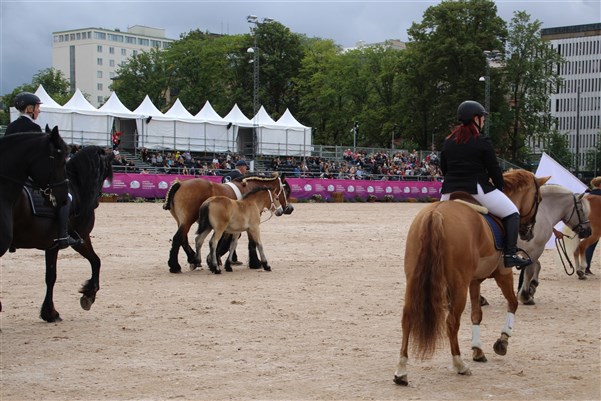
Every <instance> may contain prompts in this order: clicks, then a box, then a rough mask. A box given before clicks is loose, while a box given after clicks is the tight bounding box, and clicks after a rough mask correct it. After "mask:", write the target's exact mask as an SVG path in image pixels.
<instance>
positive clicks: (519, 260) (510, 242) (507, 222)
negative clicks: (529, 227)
mask: <svg viewBox="0 0 601 401" xmlns="http://www.w3.org/2000/svg"><path fill="white" fill-rule="evenodd" d="M503 227H505V252H504V254H503V263H504V264H505V267H514V266H515V267H517V268H518V269H521V268H522V267H524V266H528V265H529V264H531V263H532V260H530V258H523V257H522V256H520V255H518V254H517V252H518V247H517V243H518V230H519V228H520V215H519V213H514V214H510V215H509V216H507V217H505V218H504V219H503Z"/></svg>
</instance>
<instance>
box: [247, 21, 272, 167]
mask: <svg viewBox="0 0 601 401" xmlns="http://www.w3.org/2000/svg"><path fill="white" fill-rule="evenodd" d="M246 21H247V22H248V23H249V24H251V27H250V32H251V33H252V34H253V39H254V42H253V47H249V48H248V50H247V51H246V52H247V53H251V54H252V55H253V59H252V63H253V144H252V149H253V152H252V153H253V160H254V159H255V156H256V150H257V126H258V122H257V112H258V111H259V82H260V81H259V46H258V43H257V28H258V27H259V25H261V24H262V23H267V22H272V21H273V19H272V18H263V21H262V22H259V18H258V17H257V16H256V15H249V16H247V17H246Z"/></svg>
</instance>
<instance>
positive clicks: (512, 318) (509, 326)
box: [501, 312, 515, 337]
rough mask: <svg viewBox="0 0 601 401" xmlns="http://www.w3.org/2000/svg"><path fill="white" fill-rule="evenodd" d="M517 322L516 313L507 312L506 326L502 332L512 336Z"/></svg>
mask: <svg viewBox="0 0 601 401" xmlns="http://www.w3.org/2000/svg"><path fill="white" fill-rule="evenodd" d="M514 322H515V314H513V313H511V312H507V318H506V319H505V327H503V330H501V333H505V334H507V337H511V332H512V330H513V323H514Z"/></svg>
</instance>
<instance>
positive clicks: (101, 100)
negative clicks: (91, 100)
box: [96, 96, 104, 104]
mask: <svg viewBox="0 0 601 401" xmlns="http://www.w3.org/2000/svg"><path fill="white" fill-rule="evenodd" d="M96 103H98V104H102V103H104V98H103V97H102V96H97V97H96Z"/></svg>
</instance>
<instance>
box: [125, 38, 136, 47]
mask: <svg viewBox="0 0 601 401" xmlns="http://www.w3.org/2000/svg"><path fill="white" fill-rule="evenodd" d="M125 43H129V44H134V45H135V44H136V38H134V37H133V36H126V37H125Z"/></svg>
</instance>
